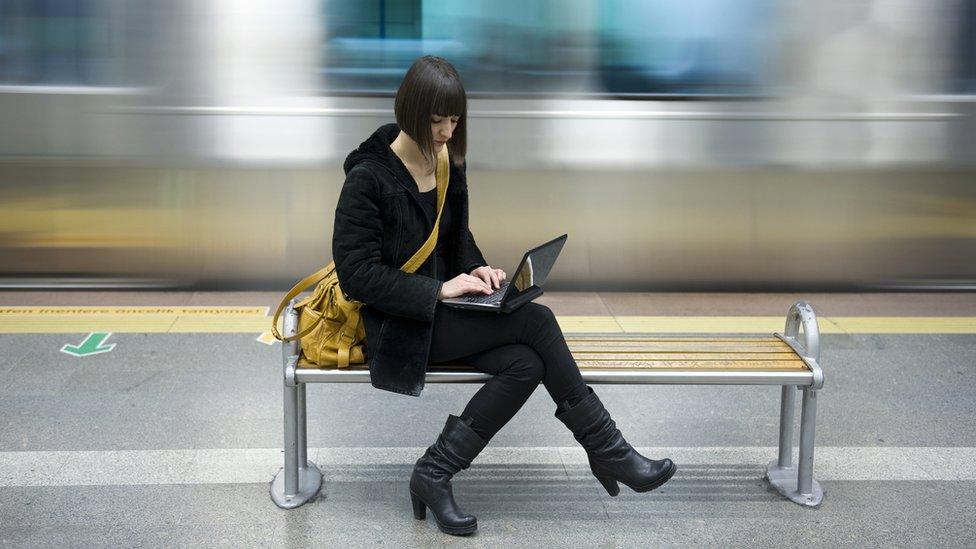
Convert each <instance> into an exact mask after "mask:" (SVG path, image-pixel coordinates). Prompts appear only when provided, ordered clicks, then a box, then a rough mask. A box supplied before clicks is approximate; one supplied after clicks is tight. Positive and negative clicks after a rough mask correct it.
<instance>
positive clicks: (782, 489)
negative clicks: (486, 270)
mask: <svg viewBox="0 0 976 549" xmlns="http://www.w3.org/2000/svg"><path fill="white" fill-rule="evenodd" d="M295 301H296V300H292V301H291V302H290V303H289V304H288V307H287V309H286V310H285V312H284V316H283V323H282V324H283V331H282V333H283V334H284V335H285V336H290V335H294V334H295V333H296V331H295V330H296V327H297V325H298V315H297V313H296V311H295V310H294V309H293V306H294V304H295ZM801 327H802V336H801V334H800V328H801ZM566 341H567V343H568V344H569V347H570V350H571V351H572V352H573V356H574V357H575V358H576V361H577V364H578V365H579V367H580V371H581V372H582V374H583V380H584V381H585V382H587V383H593V384H606V383H616V384H678V385H780V386H782V390H781V395H780V413H779V421H780V423H779V455H778V456H777V459H774V460H772V461H770V463H769V465H768V466H767V468H766V476H765V479H766V480H767V481H768V482H769V485H770V486H772V487H773V488H775V489H776V491H778V492H779V493H780V494H782V495H783V496H785V497H787V498H789V499H790V500H792V501H794V502H796V503H798V504H800V505H804V506H809V507H816V506H818V505H820V502H821V501H822V499H823V490H822V489H821V487H820V484H819V483H818V482H817V481H816V480H814V478H813V450H814V431H815V428H816V421H817V392H818V391H819V390H820V389H821V388H822V387H823V371H822V370H821V368H820V331H819V327H818V325H817V317H816V315H815V314H814V311H813V308H812V307H810V305H808V304H807V303H806V302H803V301H798V302H796V303H794V304H793V305H792V306H791V307H790V309H789V312H788V313H787V316H786V327H785V329H784V331H783V333H782V334H780V333H776V334H773V335H770V336H760V337H755V336H752V337H750V336H747V337H734V338H733V337H724V338H703V337H674V336H667V337H657V336H641V335H632V334H627V335H623V336H616V335H602V334H601V335H596V336H593V335H577V334H573V335H572V336H570V337H567V338H566ZM282 362H283V368H284V370H283V373H284V423H285V432H284V443H285V447H284V454H285V463H284V467H282V468H281V469H280V470H279V471H278V473H277V474H275V476H274V479H273V480H272V481H271V488H270V490H271V499H272V500H273V501H274V502H275V503H276V504H277V505H278V506H279V507H282V508H285V509H292V508H295V507H298V506H300V505H302V504H304V503H305V502H307V501H309V500H310V499H312V498H314V497H315V496H316V495H317V494H318V492H319V489H320V488H321V486H322V473H321V472H320V470H319V469H318V467H316V465H315V464H314V463H313V462H311V461H309V460H308V454H307V440H306V423H305V385H306V384H308V383H369V381H370V380H369V369H368V367H367V365H365V364H361V365H354V366H352V367H350V368H343V369H338V368H319V367H317V366H314V365H312V364H309V363H307V362H305V361H304V358H303V357H301V356H300V348H299V345H298V342H297V341H292V342H288V343H285V344H284V345H282ZM489 378H490V374H485V373H482V372H479V371H477V370H475V369H473V368H471V367H468V366H463V365H457V366H453V365H438V366H430V367H428V370H427V378H426V380H427V383H483V382H485V381H486V380H488V379H489ZM795 389H802V391H803V401H802V404H801V417H800V441H799V446H800V450H799V458H798V463H797V466H796V467H794V466H793V465H792V457H793V424H794V417H793V410H794V408H795V402H796V391H795Z"/></svg>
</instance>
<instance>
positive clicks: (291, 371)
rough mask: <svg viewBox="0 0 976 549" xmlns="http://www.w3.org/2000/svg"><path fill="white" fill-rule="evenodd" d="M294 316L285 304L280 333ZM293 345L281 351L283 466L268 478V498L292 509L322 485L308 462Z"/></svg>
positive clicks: (287, 332) (301, 386)
mask: <svg viewBox="0 0 976 549" xmlns="http://www.w3.org/2000/svg"><path fill="white" fill-rule="evenodd" d="M295 323H296V319H295V318H294V315H293V314H292V311H291V306H290V305H289V307H288V311H286V313H285V315H284V330H283V332H284V334H285V335H286V336H287V335H292V334H294V333H295V331H294V330H295V328H294V326H295ZM292 351H294V347H292V346H286V347H285V348H284V349H283V350H282V355H283V360H284V362H285V368H284V374H285V375H284V381H285V383H284V425H285V433H284V444H285V452H284V453H285V465H284V467H283V468H282V469H281V470H279V471H278V473H277V474H275V476H274V478H273V479H272V480H271V499H272V501H274V502H275V504H276V505H277V506H278V507H281V508H284V509H293V508H295V507H298V506H300V505H302V504H304V503H305V502H307V501H309V500H310V499H312V498H314V497H315V496H316V495H317V494H318V493H319V490H320V489H321V488H322V473H321V471H319V468H318V467H316V466H315V464H314V463H312V462H310V461H308V450H307V447H306V439H305V435H306V430H305V384H304V383H295V366H296V364H297V362H298V356H297V355H290V354H289V353H290V352H292Z"/></svg>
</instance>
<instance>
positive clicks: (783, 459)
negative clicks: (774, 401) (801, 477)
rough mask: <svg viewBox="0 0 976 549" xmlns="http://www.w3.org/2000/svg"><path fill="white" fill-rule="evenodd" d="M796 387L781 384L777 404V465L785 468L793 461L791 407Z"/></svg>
mask: <svg viewBox="0 0 976 549" xmlns="http://www.w3.org/2000/svg"><path fill="white" fill-rule="evenodd" d="M795 403H796V387H793V386H790V385H783V388H782V389H781V391H780V405H779V458H778V463H779V467H781V468H786V467H789V466H790V465H791V464H792V461H793V407H794V405H795Z"/></svg>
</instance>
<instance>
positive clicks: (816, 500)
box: [766, 460, 824, 507]
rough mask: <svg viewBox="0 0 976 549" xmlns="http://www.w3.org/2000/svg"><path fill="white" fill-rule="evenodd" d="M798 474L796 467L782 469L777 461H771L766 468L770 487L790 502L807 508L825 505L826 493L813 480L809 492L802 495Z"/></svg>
mask: <svg viewBox="0 0 976 549" xmlns="http://www.w3.org/2000/svg"><path fill="white" fill-rule="evenodd" d="M796 474H797V473H796V467H780V466H779V464H778V463H777V461H776V460H773V461H770V462H769V465H768V466H767V467H766V480H768V481H769V485H770V486H772V487H773V488H774V489H775V490H776V491H777V492H779V493H780V494H782V495H783V496H785V497H787V498H789V500H790V501H792V502H794V503H799V504H800V505H803V506H805V507H817V506H819V505H820V504H821V503H823V494H824V493H823V488H822V487H821V486H820V483H819V482H817V481H816V480H812V481H811V484H810V490H809V492H807V493H802V492H800V491H798V490H797V487H796Z"/></svg>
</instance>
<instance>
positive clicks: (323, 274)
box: [271, 146, 451, 366]
mask: <svg viewBox="0 0 976 549" xmlns="http://www.w3.org/2000/svg"><path fill="white" fill-rule="evenodd" d="M436 178H437V219H435V220H434V230H433V231H431V233H430V236H428V237H427V241H426V242H424V245H423V246H421V247H420V249H419V250H417V252H416V253H414V254H413V257H411V258H410V259H408V260H407V262H406V263H404V264H403V267H400V270H401V271H404V272H407V273H413V272H414V271H416V270H417V269H418V268H419V267H420V266H421V265H423V264H424V261H427V258H428V257H430V253H431V251H433V249H434V246H436V245H437V235H438V234H439V233H440V224H441V212H443V211H444V203H445V202H446V200H447V187H448V185H449V184H450V182H451V161H450V153H449V152H448V150H447V147H446V146H445V147H444V148H443V149H441V152H440V154H438V155H437V174H436ZM334 270H335V261H330V262H329V264H328V265H326V266H325V267H323V268H322V269H320V270H318V271H317V272H315V273H312V274H310V275H308V276H306V277H305V278H303V279H302V280H301V281H299V282H298V284H295V286H294V287H292V289H291V290H289V291H288V293H287V294H286V295H285V297H284V299H282V300H281V303H279V304H278V309H277V310H276V311H275V314H274V319H273V320H272V321H271V333H272V334H273V335H274V336H275V338H276V339H278V340H279V341H281V342H286V341H294V340H296V339H301V338H303V337H305V336H306V335H308V334H309V333H311V331H312V330H314V329H315V327H316V326H318V324H319V322H321V321H322V317H319V318H318V320H316V321H315V322H313V323H312V324H311V325H310V326H309V327H308V328H306V329H305V330H302V331H301V332H300V333H297V334H295V335H293V336H291V337H286V338H283V337H282V336H281V332H279V331H278V318H279V317H280V316H281V312H282V311H283V310H284V309H285V307H286V306H287V305H288V302H289V301H291V300H292V298H294V297H296V296H298V294H300V293H302V292H303V291H304V290H305V288H307V287H309V286H311V285H312V284H318V283H319V282H321V281H322V280H325V279H326V278H327V277H328V276H330V275H331V274H332V271H334ZM357 313H358V311H357ZM357 316H358V314H357ZM359 322H361V319H357V326H358V323H359ZM342 351H343V349H342V347H341V346H340V354H339V357H340V363H341V362H342V359H343V358H345V363H346V365H347V366H348V364H349V347H348V345H347V346H346V347H345V349H344V352H342ZM343 355H344V356H343Z"/></svg>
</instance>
